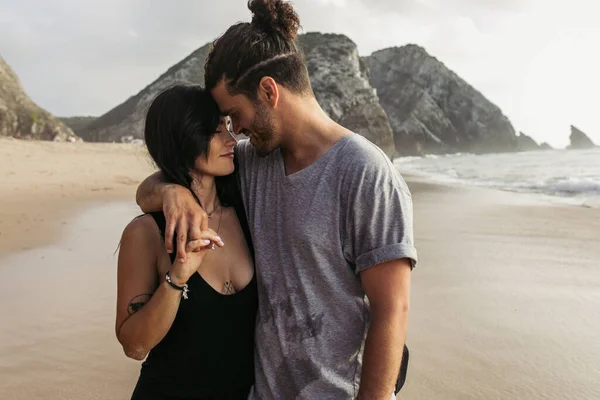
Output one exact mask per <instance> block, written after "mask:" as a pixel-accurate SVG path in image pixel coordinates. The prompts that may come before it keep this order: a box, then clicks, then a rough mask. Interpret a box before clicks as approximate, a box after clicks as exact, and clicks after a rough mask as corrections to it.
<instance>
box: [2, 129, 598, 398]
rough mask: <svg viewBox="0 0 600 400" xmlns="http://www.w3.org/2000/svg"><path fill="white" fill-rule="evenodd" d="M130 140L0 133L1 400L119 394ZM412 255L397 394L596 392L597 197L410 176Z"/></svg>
mask: <svg viewBox="0 0 600 400" xmlns="http://www.w3.org/2000/svg"><path fill="white" fill-rule="evenodd" d="M152 170H153V169H152V166H151V164H150V162H149V160H148V158H147V156H146V155H145V153H144V151H143V150H142V149H141V148H139V147H136V146H133V145H122V144H88V143H77V144H74V143H48V142H24V141H17V140H10V139H0V176H1V177H2V179H1V180H0V316H1V320H2V324H0V399H3V400H25V399H28V400H29V399H61V400H63V399H65V400H71V399H72V400H74V399H128V398H129V396H130V393H131V390H132V388H133V386H134V384H135V381H136V379H137V374H138V371H139V362H136V361H133V360H129V359H127V358H126V357H125V356H124V354H123V353H122V351H121V349H120V346H119V344H118V342H117V340H116V338H115V335H114V312H115V296H116V287H115V286H116V254H115V250H116V248H117V245H118V240H119V236H120V233H121V231H122V229H123V227H124V226H125V225H126V224H127V222H128V221H129V220H130V219H131V218H132V217H133V216H135V215H137V214H138V213H139V210H138V209H137V207H136V206H135V203H134V198H133V196H134V193H135V189H136V187H137V184H138V183H139V182H140V181H141V180H142V179H143V178H144V177H145V176H147V175H148V174H149V173H150V172H151V171H152ZM409 186H410V188H411V190H412V192H413V199H414V205H415V233H416V245H417V248H418V250H419V257H420V262H419V266H418V267H417V269H415V271H414V275H413V279H414V280H413V288H412V308H411V317H410V325H409V334H408V345H409V348H410V350H411V361H410V367H409V376H408V381H407V384H406V386H405V388H404V390H403V391H402V393H401V395H400V396H398V398H399V399H403V400H404V399H411V400H412V399H440V400H442V399H443V400H453V399H457V400H459V399H460V400H463V399H486V400H487V399H596V398H600V385H599V384H598V382H599V381H600V342H599V341H598V340H597V337H596V336H597V332H600V290H599V288H600V243H599V237H600V209H593V208H582V207H573V206H562V205H552V204H547V203H545V202H543V201H541V200H537V199H534V198H532V197H528V196H526V195H518V194H513V193H505V192H499V191H493V190H484V189H471V188H464V187H461V188H455V187H449V186H442V185H433V184H430V183H426V182H420V181H417V180H415V179H409Z"/></svg>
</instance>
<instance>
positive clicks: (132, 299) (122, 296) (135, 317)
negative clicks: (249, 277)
mask: <svg viewBox="0 0 600 400" xmlns="http://www.w3.org/2000/svg"><path fill="white" fill-rule="evenodd" d="M212 243H215V244H216V245H217V246H219V247H223V246H224V243H223V241H222V240H221V238H220V237H219V236H218V235H217V234H216V232H214V231H213V230H210V229H208V230H206V231H203V232H201V234H200V239H198V240H195V241H191V242H188V243H187V245H186V246H185V247H184V252H185V254H186V261H185V262H181V261H179V260H176V261H175V262H174V263H173V264H172V265H171V264H170V260H169V258H168V256H167V255H166V253H162V250H161V249H162V248H163V244H162V239H161V237H160V233H159V231H158V227H157V226H156V223H155V222H154V220H153V218H152V217H151V216H149V215H145V216H142V217H140V218H137V219H135V220H133V221H132V222H131V223H130V224H129V225H128V226H127V227H126V228H125V230H124V231H123V236H122V238H121V249H120V251H119V261H118V273H117V318H116V324H115V329H116V334H117V339H118V340H119V342H120V343H121V345H122V346H123V350H124V351H125V354H126V355H127V356H128V357H130V358H134V359H136V360H142V359H144V358H145V357H146V355H147V354H148V352H149V351H150V350H151V349H152V348H153V347H154V346H156V345H157V344H158V343H159V342H160V341H161V340H162V339H163V338H164V337H165V335H166V334H167V332H168V331H169V329H171V325H173V321H174V320H175V316H176V314H177V309H178V308H179V302H180V301H181V297H182V292H181V291H180V290H178V289H175V288H173V287H171V285H169V283H168V282H167V281H166V280H165V279H164V274H166V272H167V271H169V276H170V277H171V281H172V282H173V283H174V284H175V285H177V286H183V285H184V284H185V283H186V282H187V281H188V279H189V278H190V276H192V274H193V273H195V272H196V271H197V270H198V267H200V265H201V264H202V260H203V259H204V257H205V255H206V253H207V252H208V251H210V249H211V246H212ZM161 263H162V266H163V267H162V268H160V266H161ZM157 276H158V278H157Z"/></svg>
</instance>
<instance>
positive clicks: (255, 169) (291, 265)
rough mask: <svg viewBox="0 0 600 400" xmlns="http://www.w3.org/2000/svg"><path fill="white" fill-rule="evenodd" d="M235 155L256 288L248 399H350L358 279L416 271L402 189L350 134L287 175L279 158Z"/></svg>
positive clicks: (356, 366) (357, 353) (374, 151)
mask: <svg viewBox="0 0 600 400" xmlns="http://www.w3.org/2000/svg"><path fill="white" fill-rule="evenodd" d="M237 153H238V161H239V168H240V169H239V172H240V181H241V188H242V195H243V198H244V204H245V207H246V212H247V215H248V222H249V225H250V230H251V233H252V239H253V241H254V248H255V255H256V273H257V281H258V289H259V292H258V294H259V312H258V317H257V321H256V323H257V325H256V353H255V368H256V372H255V374H256V383H255V386H254V388H253V391H252V392H251V394H250V397H249V398H250V399H261V400H267V399H286V400H287V399H310V400H314V399H336V400H337V399H350V398H355V397H356V395H357V392H358V387H359V383H360V376H361V366H362V353H363V346H364V341H365V338H366V334H367V328H368V324H369V304H368V301H367V299H366V296H365V293H364V291H363V289H362V287H361V282H360V278H359V275H358V273H359V272H361V271H363V270H365V269H366V268H369V267H371V266H373V265H376V264H379V263H382V262H385V261H389V260H393V259H398V258H410V259H412V260H413V264H415V263H416V261H417V251H416V250H415V247H414V245H413V210H412V200H411V195H410V192H409V190H408V187H407V186H406V183H405V181H404V179H403V178H402V176H401V175H400V173H399V172H398V171H397V170H396V168H395V167H394V166H393V164H392V162H391V161H390V160H389V159H388V157H387V156H386V155H385V154H384V153H383V152H382V151H381V150H380V149H379V148H378V147H376V146H375V145H373V144H372V143H371V142H369V141H368V140H367V139H365V138H364V137H362V136H360V135H358V134H351V135H347V136H344V137H343V138H342V139H341V140H340V141H338V142H337V143H336V144H335V145H333V146H332V147H331V149H329V150H328V151H327V152H326V153H325V154H323V155H322V156H321V157H319V158H318V159H317V161H315V162H314V163H313V164H312V165H310V166H309V167H307V168H305V169H303V170H301V171H298V172H296V173H294V174H291V175H289V176H286V175H285V169H284V164H283V158H282V156H281V152H280V150H275V151H274V152H272V153H271V154H269V155H268V156H267V157H260V156H259V155H258V154H257V153H256V152H255V150H254V147H253V146H252V145H251V144H250V143H249V142H248V141H242V142H240V143H239V144H238V148H237ZM392 389H393V388H390V394H391V391H392Z"/></svg>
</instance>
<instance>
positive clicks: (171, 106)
mask: <svg viewBox="0 0 600 400" xmlns="http://www.w3.org/2000/svg"><path fill="white" fill-rule="evenodd" d="M220 119H221V115H220V112H219V107H218V106H217V104H216V103H215V101H214V100H213V98H212V97H211V95H210V93H209V92H208V91H207V90H205V89H203V88H202V87H200V86H185V85H177V86H173V87H171V88H169V89H166V90H165V91H163V92H162V93H160V94H159V95H158V96H156V98H155V99H154V101H153V102H152V104H151V105H150V107H149V108H148V112H147V114H146V124H145V127H144V140H145V141H146V147H147V148H148V152H149V153H150V156H151V157H152V159H153V160H154V162H155V164H156V165H157V166H158V168H159V169H160V171H161V172H162V174H163V176H164V178H165V180H166V181H167V182H170V183H176V184H178V185H181V186H184V187H186V188H188V189H190V190H191V186H192V180H193V178H192V175H191V171H192V170H193V169H194V168H195V162H196V159H197V158H198V157H205V158H207V159H208V152H209V149H210V140H211V139H212V137H213V135H214V134H215V133H216V131H217V128H218V126H219V123H220ZM215 182H216V187H217V195H218V196H219V200H220V202H221V204H223V205H224V206H229V205H232V202H234V201H236V198H235V196H236V194H237V186H236V185H237V182H236V176H235V173H234V174H230V175H227V176H217V177H215Z"/></svg>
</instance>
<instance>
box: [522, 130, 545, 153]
mask: <svg viewBox="0 0 600 400" xmlns="http://www.w3.org/2000/svg"><path fill="white" fill-rule="evenodd" d="M517 147H518V149H519V151H532V150H540V146H539V145H538V144H537V143H536V141H535V140H533V139H532V138H531V137H530V136H527V135H526V134H524V133H523V132H519V136H517Z"/></svg>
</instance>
